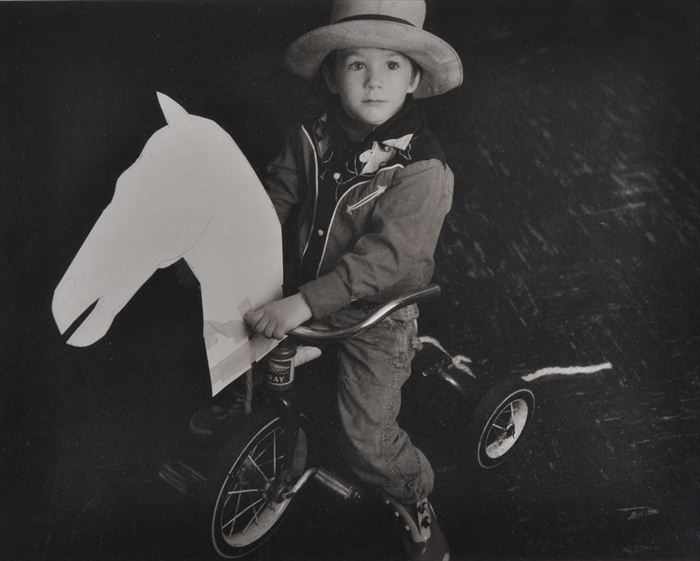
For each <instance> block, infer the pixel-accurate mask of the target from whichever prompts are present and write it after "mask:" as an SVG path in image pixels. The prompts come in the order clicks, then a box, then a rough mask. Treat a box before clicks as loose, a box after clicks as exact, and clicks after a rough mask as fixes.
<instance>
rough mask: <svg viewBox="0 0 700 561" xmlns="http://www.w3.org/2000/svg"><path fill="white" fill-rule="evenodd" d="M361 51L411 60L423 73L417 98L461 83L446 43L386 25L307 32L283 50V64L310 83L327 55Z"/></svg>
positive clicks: (411, 29)
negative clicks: (383, 51)
mask: <svg viewBox="0 0 700 561" xmlns="http://www.w3.org/2000/svg"><path fill="white" fill-rule="evenodd" d="M361 47H369V48H378V49H390V50H392V51H397V52H400V53H402V54H404V55H405V56H407V57H409V58H411V59H413V60H414V61H415V62H416V63H417V64H418V65H419V66H420V67H421V69H422V71H423V72H422V77H421V81H420V84H419V85H418V88H417V89H416V91H415V93H414V94H413V95H414V96H415V97H418V98H420V97H431V96H434V95H439V94H442V93H445V92H447V91H449V90H451V89H453V88H456V87H457V86H459V85H460V84H461V83H462V81H463V79H464V72H463V70H462V61H461V60H460V58H459V55H458V54H457V52H456V51H455V50H454V49H453V48H452V47H451V46H450V45H449V43H447V42H446V41H444V40H442V39H440V38H439V37H438V36H436V35H433V34H432V33H430V32H428V31H425V30H424V29H420V28H417V27H414V26H412V25H407V24H402V23H395V22H388V21H371V20H360V21H358V20H354V21H346V22H340V23H335V24H331V25H326V26H324V27H319V28H318V29H314V30H313V31H309V32H308V33H305V34H304V35H302V36H301V37H299V38H298V39H297V40H296V41H294V42H293V43H292V44H291V45H290V46H289V47H288V48H287V52H286V53H285V64H286V66H287V68H288V69H289V70H290V71H291V72H293V73H294V74H297V75H299V76H301V77H303V78H307V79H311V78H313V77H314V76H316V75H317V73H318V71H319V68H320V66H321V63H322V62H323V59H324V58H326V56H328V54H329V53H330V52H332V51H334V50H337V49H352V48H361Z"/></svg>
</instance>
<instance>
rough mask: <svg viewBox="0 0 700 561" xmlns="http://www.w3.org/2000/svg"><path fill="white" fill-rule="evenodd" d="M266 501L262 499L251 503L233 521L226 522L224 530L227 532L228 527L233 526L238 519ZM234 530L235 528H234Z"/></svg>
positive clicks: (223, 526) (222, 527)
mask: <svg viewBox="0 0 700 561" xmlns="http://www.w3.org/2000/svg"><path fill="white" fill-rule="evenodd" d="M264 500H265V497H260V498H259V499H258V500H257V501H255V502H252V503H250V504H249V505H248V506H247V507H245V508H244V509H243V510H242V511H240V512H239V513H237V514H235V515H234V516H233V518H231V520H229V521H228V522H226V524H224V525H222V526H221V529H222V530H225V529H226V527H227V526H231V525H232V524H233V523H234V522H235V521H236V520H237V519H238V518H240V517H241V516H243V515H244V514H245V513H246V512H248V511H249V510H250V509H252V508H255V507H256V506H258V505H259V504H260V503H261V502H263V501H264ZM232 528H233V527H232ZM229 535H230V534H229Z"/></svg>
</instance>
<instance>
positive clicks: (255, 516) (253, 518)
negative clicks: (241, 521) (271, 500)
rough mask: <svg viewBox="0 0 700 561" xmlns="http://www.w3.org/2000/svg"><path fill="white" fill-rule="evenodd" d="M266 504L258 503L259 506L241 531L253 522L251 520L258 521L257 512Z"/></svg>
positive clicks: (245, 529)
mask: <svg viewBox="0 0 700 561" xmlns="http://www.w3.org/2000/svg"><path fill="white" fill-rule="evenodd" d="M265 506H266V503H263V504H261V505H260V508H258V509H256V510H254V511H253V516H251V517H250V520H248V523H247V524H246V525H245V528H243V531H244V532H246V531H247V530H248V528H250V526H251V525H252V524H253V522H256V523H257V522H258V513H259V512H260V511H261V510H262V509H264V508H265Z"/></svg>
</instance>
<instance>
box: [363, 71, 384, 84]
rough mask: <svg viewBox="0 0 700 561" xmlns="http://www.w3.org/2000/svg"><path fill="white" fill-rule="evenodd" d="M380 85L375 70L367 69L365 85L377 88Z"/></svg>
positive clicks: (380, 82) (379, 79)
mask: <svg viewBox="0 0 700 561" xmlns="http://www.w3.org/2000/svg"><path fill="white" fill-rule="evenodd" d="M381 85H382V81H381V78H380V76H379V74H378V73H377V72H376V71H372V70H369V71H368V72H367V80H366V86H367V87H368V88H378V87H380V86H381Z"/></svg>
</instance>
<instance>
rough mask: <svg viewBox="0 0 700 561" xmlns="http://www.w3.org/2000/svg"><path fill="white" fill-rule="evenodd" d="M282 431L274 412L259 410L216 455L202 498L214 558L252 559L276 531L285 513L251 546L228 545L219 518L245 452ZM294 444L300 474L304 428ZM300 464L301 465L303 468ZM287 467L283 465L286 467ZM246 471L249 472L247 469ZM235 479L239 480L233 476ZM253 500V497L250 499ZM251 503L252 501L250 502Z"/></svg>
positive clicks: (304, 450)
mask: <svg viewBox="0 0 700 561" xmlns="http://www.w3.org/2000/svg"><path fill="white" fill-rule="evenodd" d="M282 428H283V423H282V420H281V418H280V416H279V414H278V413H277V412H276V411H274V410H273V409H261V410H259V411H254V412H253V413H252V414H251V415H250V416H249V417H246V418H245V419H244V420H243V421H242V426H241V427H240V428H239V429H237V430H236V434H235V436H233V437H232V438H231V439H230V440H228V441H227V442H226V444H225V445H224V446H223V447H222V450H221V452H220V453H219V455H218V458H217V461H216V462H215V465H214V467H213V469H212V470H211V472H210V475H209V478H208V479H209V483H208V485H207V488H208V490H207V493H206V497H205V503H206V507H205V508H206V511H207V516H206V518H207V520H208V524H209V536H210V540H211V545H212V547H213V549H214V552H215V554H216V555H217V557H219V558H220V559H239V558H242V557H247V556H249V555H251V554H252V553H253V552H254V551H255V550H257V549H258V548H260V547H261V546H262V545H263V544H265V542H267V540H268V539H269V538H270V537H271V536H272V534H273V533H274V531H275V530H276V529H277V528H279V525H280V523H281V522H282V520H283V519H284V517H285V514H286V513H287V512H288V508H287V507H285V509H284V511H283V512H282V513H281V514H279V515H277V516H275V517H274V520H273V521H272V522H270V525H269V528H267V529H266V530H265V531H264V533H263V534H262V535H261V536H259V537H256V538H255V539H254V540H253V541H252V542H251V543H248V544H245V545H241V546H238V545H235V546H234V545H231V544H230V543H228V542H227V541H226V540H225V539H224V537H223V535H222V534H223V533H224V531H223V529H222V528H221V526H220V525H221V522H220V517H221V516H222V509H224V508H225V507H226V505H225V503H224V502H220V501H224V500H225V489H226V486H227V484H229V485H230V484H232V483H233V482H234V480H235V479H238V480H239V481H240V474H242V473H243V471H242V469H246V468H245V467H244V462H245V461H246V458H247V454H248V452H249V451H250V450H251V449H252V448H253V446H254V445H255V442H256V441H257V442H258V443H260V442H263V441H264V440H265V437H266V436H268V435H270V434H272V432H273V431H274V430H279V429H282ZM298 439H301V440H298V441H297V453H295V459H294V461H295V472H297V473H299V474H300V473H301V472H303V470H304V469H305V467H306V461H307V456H308V451H307V442H306V433H305V431H304V429H303V428H300V429H299V436H298ZM302 464H303V465H302ZM285 465H286V464H285ZM247 469H250V468H249V467H248V468H247ZM237 475H238V478H236V476H237ZM253 498H255V495H253ZM251 500H252V499H251Z"/></svg>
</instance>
